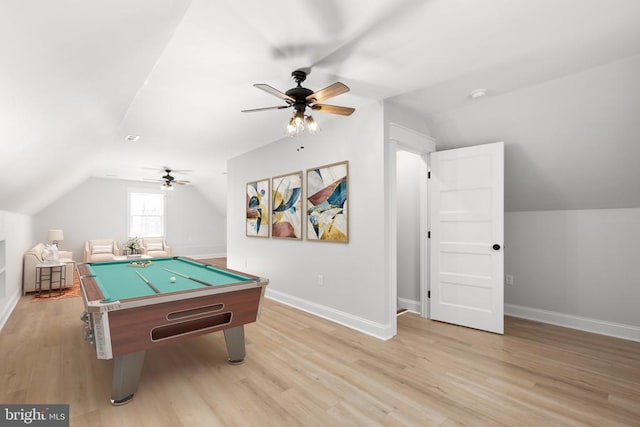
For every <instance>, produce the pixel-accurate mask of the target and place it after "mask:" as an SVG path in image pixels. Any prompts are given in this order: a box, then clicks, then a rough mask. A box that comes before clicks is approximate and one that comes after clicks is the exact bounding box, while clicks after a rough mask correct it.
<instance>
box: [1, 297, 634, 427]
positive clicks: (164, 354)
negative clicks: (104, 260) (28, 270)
mask: <svg viewBox="0 0 640 427" xmlns="http://www.w3.org/2000/svg"><path fill="white" fill-rule="evenodd" d="M82 309H83V307H82V300H81V298H70V299H63V300H58V301H49V302H40V303H33V302H31V301H30V297H29V296H26V297H22V298H21V300H20V302H19V303H18V306H17V307H16V309H15V311H14V312H13V314H12V315H11V317H10V319H9V320H8V322H7V324H6V326H5V327H4V329H3V330H2V332H1V333H0V381H1V387H0V402H1V403H69V404H70V411H71V425H72V426H217V425H224V426H235V425H237V426H286V425H294V426H355V425H362V426H374V425H384V426H410V425H436V426H455V425H474V426H475V425H507V426H517V425H522V426H547V425H567V426H575V425H593V426H614V425H628V426H633V425H635V426H638V425H640V343H636V342H631V341H625V340H619V339H614V338H609V337H604V336H599V335H594V334H589V333H585V332H580V331H575V330H569V329H564V328H560V327H556V326H551V325H545V324H541V323H535V322H530V321H525V320H520V319H516V318H507V319H506V333H505V335H504V336H499V335H494V334H490V333H485V332H480V331H475V330H472V329H466V328H462V327H456V326H453V325H449V324H444V323H438V322H433V321H428V320H425V319H421V318H419V317H418V316H416V315H414V314H411V313H408V314H404V315H402V316H400V317H399V318H398V336H396V337H395V338H393V339H392V340H389V341H386V342H384V341H380V340H378V339H375V338H372V337H369V336H367V335H363V334H360V333H358V332H356V331H353V330H350V329H347V328H344V327H342V326H339V325H337V324H334V323H331V322H328V321H326V320H323V319H320V318H318V317H315V316H312V315H309V314H306V313H304V312H301V311H298V310H295V309H293V308H290V307H287V306H285V305H282V304H278V303H275V302H273V301H270V300H266V301H265V304H264V307H263V311H262V316H261V318H260V320H259V321H258V322H257V323H254V324H251V325H248V326H247V327H246V340H247V359H246V361H245V363H244V364H242V365H239V366H232V365H229V364H228V363H226V348H225V344H224V338H223V334H222V333H214V334H209V335H205V336H201V337H198V338H194V339H191V340H188V341H186V342H184V343H181V344H176V345H169V346H165V347H163V348H159V349H155V350H152V351H148V352H147V356H146V359H145V365H144V370H143V374H142V379H141V383H140V387H139V389H138V393H137V394H136V396H135V398H134V399H133V401H132V402H131V403H129V404H127V405H124V406H120V407H113V406H111V405H110V404H109V394H110V378H111V368H112V362H111V361H104V360H97V359H96V353H95V350H94V349H93V347H92V346H91V345H89V344H86V343H85V342H84V341H83V333H82V329H83V323H82V322H81V321H80V320H79V316H80V313H81V312H82Z"/></svg>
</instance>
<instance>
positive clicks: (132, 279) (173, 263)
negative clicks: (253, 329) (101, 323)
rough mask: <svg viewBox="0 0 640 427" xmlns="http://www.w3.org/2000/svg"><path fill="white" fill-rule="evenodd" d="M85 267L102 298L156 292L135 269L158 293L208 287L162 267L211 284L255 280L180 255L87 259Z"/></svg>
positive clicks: (117, 297) (113, 299)
mask: <svg viewBox="0 0 640 427" xmlns="http://www.w3.org/2000/svg"><path fill="white" fill-rule="evenodd" d="M134 261H151V262H150V264H149V265H148V266H147V267H136V266H133V265H132V264H131V263H132V262H134ZM88 269H89V272H90V274H91V275H92V276H94V278H95V281H96V283H97V285H98V286H99V287H100V290H101V292H102V294H103V295H104V297H105V298H104V302H110V301H117V300H122V299H129V298H137V297H144V296H151V295H156V294H157V293H156V291H155V290H154V289H152V287H151V286H149V285H148V284H147V283H145V281H144V280H143V279H142V278H141V277H140V276H139V275H138V274H137V273H140V274H142V275H143V276H144V278H146V279H147V280H148V281H149V282H150V283H151V285H153V286H154V287H155V288H156V289H157V290H158V291H160V293H162V294H165V293H170V292H178V291H188V290H193V289H201V288H207V287H208V286H207V285H205V284H202V283H198V282H196V281H194V280H191V279H188V278H186V277H182V276H180V275H178V274H176V273H172V272H169V271H167V270H165V269H169V270H173V271H174V272H178V273H182V274H184V275H186V276H189V277H192V278H194V279H198V280H202V281H204V282H207V283H208V284H210V285H212V286H220V285H229V284H233V283H239V282H249V281H254V280H255V278H253V277H249V276H243V275H242V274H239V273H234V272H230V271H226V270H222V269H218V268H216V267H214V266H211V265H206V264H201V263H198V262H196V261H192V260H189V259H185V258H180V257H174V258H153V259H150V260H126V261H113V262H96V263H89V264H88ZM171 277H175V279H176V281H175V282H173V283H172V282H171V281H170V278H171Z"/></svg>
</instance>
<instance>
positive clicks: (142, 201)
mask: <svg viewBox="0 0 640 427" xmlns="http://www.w3.org/2000/svg"><path fill="white" fill-rule="evenodd" d="M161 236H164V194H162V193H143V192H134V191H131V192H129V237H161Z"/></svg>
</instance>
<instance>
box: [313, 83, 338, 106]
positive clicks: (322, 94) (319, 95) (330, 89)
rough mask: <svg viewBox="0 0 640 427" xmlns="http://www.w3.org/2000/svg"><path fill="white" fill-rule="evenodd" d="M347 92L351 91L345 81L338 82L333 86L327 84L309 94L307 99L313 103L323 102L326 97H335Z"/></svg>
mask: <svg viewBox="0 0 640 427" xmlns="http://www.w3.org/2000/svg"><path fill="white" fill-rule="evenodd" d="M345 92H349V87H348V86H347V85H345V84H344V83H340V82H336V83H334V84H332V85H331V86H327V87H325V88H324V89H320V90H319V91H317V92H315V93H312V94H311V95H309V96H307V98H306V101H307V102H311V103H315V102H322V101H324V100H325V99H329V98H333V97H334V96H338V95H340V94H343V93H345Z"/></svg>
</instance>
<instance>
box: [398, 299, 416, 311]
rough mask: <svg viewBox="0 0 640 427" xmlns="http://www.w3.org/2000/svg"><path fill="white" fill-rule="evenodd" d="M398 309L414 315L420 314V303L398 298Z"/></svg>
mask: <svg viewBox="0 0 640 427" xmlns="http://www.w3.org/2000/svg"><path fill="white" fill-rule="evenodd" d="M398 308H404V309H405V310H409V311H410V312H412V313H417V314H420V301H414V300H411V299H406V298H398Z"/></svg>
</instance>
